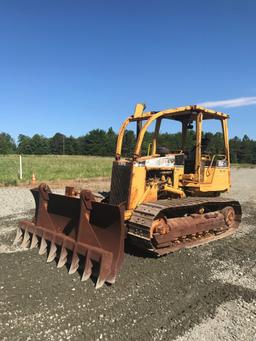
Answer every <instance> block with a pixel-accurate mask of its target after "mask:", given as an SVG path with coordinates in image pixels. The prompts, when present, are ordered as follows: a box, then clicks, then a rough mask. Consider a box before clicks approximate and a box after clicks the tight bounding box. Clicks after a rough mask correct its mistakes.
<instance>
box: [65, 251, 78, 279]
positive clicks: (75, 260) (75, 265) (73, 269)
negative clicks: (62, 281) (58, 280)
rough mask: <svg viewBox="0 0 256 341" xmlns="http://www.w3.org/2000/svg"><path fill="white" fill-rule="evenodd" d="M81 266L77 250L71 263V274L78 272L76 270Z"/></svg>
mask: <svg viewBox="0 0 256 341" xmlns="http://www.w3.org/2000/svg"><path fill="white" fill-rule="evenodd" d="M78 267H79V257H78V255H77V253H76V252H74V253H73V257H72V261H71V265H70V268H69V272H68V273H69V274H70V275H72V274H73V273H75V272H76V270H77V269H78Z"/></svg>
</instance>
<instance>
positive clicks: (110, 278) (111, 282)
mask: <svg viewBox="0 0 256 341" xmlns="http://www.w3.org/2000/svg"><path fill="white" fill-rule="evenodd" d="M106 282H108V283H109V284H114V283H115V282H116V276H110V277H108V278H107V279H106Z"/></svg>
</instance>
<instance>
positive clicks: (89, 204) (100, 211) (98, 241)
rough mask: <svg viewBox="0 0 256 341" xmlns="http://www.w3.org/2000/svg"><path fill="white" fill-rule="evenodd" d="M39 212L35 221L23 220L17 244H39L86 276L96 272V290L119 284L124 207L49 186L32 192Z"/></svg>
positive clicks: (88, 194) (41, 251) (50, 256)
mask: <svg viewBox="0 0 256 341" xmlns="http://www.w3.org/2000/svg"><path fill="white" fill-rule="evenodd" d="M31 192H32V194H33V196H34V199H35V203H36V211H35V216H34V219H33V220H32V222H30V221H21V222H20V223H19V227H18V231H17V235H16V238H15V241H14V243H15V244H17V243H19V242H21V245H22V246H23V247H27V248H28V247H30V248H34V247H36V246H38V247H39V254H40V255H42V254H45V253H47V262H51V261H53V260H54V259H56V260H57V267H58V268H60V267H62V266H64V265H65V264H68V266H69V274H72V273H74V272H76V270H78V269H80V270H81V274H82V275H81V280H82V281H84V280H87V279H89V278H90V277H91V275H96V277H97V282H96V288H100V287H101V286H102V285H103V284H104V283H105V282H108V283H111V284H112V283H114V282H115V279H116V274H117V272H118V270H119V269H120V267H121V264H122V261H123V257H124V233H125V229H124V209H123V207H122V206H116V205H109V204H107V203H103V202H97V201H95V198H94V196H93V195H92V193H91V192H90V191H87V190H82V191H81V193H80V197H72V196H67V195H59V194H54V193H52V192H51V190H50V188H49V186H48V185H46V184H41V185H40V186H39V187H38V188H34V189H32V190H31Z"/></svg>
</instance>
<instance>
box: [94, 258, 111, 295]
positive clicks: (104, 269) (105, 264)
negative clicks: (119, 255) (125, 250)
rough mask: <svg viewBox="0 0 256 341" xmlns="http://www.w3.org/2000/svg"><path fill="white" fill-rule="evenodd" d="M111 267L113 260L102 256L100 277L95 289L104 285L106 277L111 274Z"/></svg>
mask: <svg viewBox="0 0 256 341" xmlns="http://www.w3.org/2000/svg"><path fill="white" fill-rule="evenodd" d="M110 269H111V262H109V261H108V259H107V258H106V257H104V256H102V257H101V262H100V269H99V277H98V280H97V283H96V285H95V289H99V288H101V287H102V286H103V285H104V283H105V281H106V279H107V278H108V276H109V274H110Z"/></svg>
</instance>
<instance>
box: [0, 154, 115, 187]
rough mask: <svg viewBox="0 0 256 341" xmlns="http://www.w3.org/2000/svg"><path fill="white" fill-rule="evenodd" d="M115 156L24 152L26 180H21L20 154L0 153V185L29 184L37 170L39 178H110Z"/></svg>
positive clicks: (24, 174) (23, 160) (39, 179)
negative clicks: (25, 153)
mask: <svg viewBox="0 0 256 341" xmlns="http://www.w3.org/2000/svg"><path fill="white" fill-rule="evenodd" d="M112 161H113V158H111V157H96V156H73V155H42V156H41V155H40V156H39V155H24V156H22V164H23V179H22V180H20V179H19V156H18V155H0V185H2V186H8V185H18V184H20V183H24V184H27V183H29V182H30V181H31V177H32V174H33V173H34V174H35V176H36V179H37V181H52V180H65V179H85V178H93V177H108V176H110V174H111V167H112Z"/></svg>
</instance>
